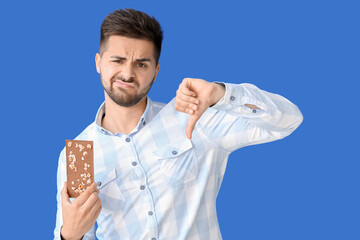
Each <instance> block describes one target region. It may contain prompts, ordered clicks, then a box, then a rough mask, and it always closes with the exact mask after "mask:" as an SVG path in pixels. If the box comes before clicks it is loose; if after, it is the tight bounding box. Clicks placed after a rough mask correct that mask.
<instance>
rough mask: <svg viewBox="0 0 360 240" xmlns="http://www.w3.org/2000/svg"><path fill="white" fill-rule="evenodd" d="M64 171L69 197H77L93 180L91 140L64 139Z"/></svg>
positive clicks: (92, 148)
mask: <svg viewBox="0 0 360 240" xmlns="http://www.w3.org/2000/svg"><path fill="white" fill-rule="evenodd" d="M66 173H67V188H68V189H67V190H68V193H69V197H71V198H76V197H78V196H79V195H80V194H81V193H83V192H84V191H85V190H86V189H87V188H88V187H89V186H90V185H91V184H92V183H93V182H94V145H93V141H83V140H66Z"/></svg>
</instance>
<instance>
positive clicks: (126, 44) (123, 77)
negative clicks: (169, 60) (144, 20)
mask: <svg viewBox="0 0 360 240" xmlns="http://www.w3.org/2000/svg"><path fill="white" fill-rule="evenodd" d="M95 62H96V70H97V72H98V73H100V78H101V83H102V85H103V87H104V90H105V94H107V95H108V96H109V97H110V99H111V100H112V101H114V102H115V103H117V104H118V105H120V106H123V107H131V106H133V105H135V104H137V103H138V102H140V101H141V100H142V99H143V98H144V97H145V96H146V95H147V93H148V92H149V90H150V88H151V85H152V84H153V82H154V81H155V79H156V76H157V73H158V71H159V69H160V64H157V65H156V62H155V59H154V44H153V43H152V42H150V41H148V40H142V39H133V38H127V37H122V36H110V37H109V38H108V42H107V47H106V49H105V52H104V53H103V55H102V57H100V54H99V53H97V54H96V57H95Z"/></svg>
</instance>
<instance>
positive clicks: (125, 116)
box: [101, 94, 147, 135]
mask: <svg viewBox="0 0 360 240" xmlns="http://www.w3.org/2000/svg"><path fill="white" fill-rule="evenodd" d="M146 99H147V97H146V96H145V97H144V98H143V99H141V101H140V102H138V103H137V104H136V105H134V106H131V107H122V106H119V105H118V104H116V103H115V102H113V101H112V100H111V99H110V98H109V96H107V95H106V94H105V116H104V118H103V119H102V122H101V126H102V127H103V128H105V129H106V130H108V131H110V132H112V133H118V132H121V133H124V134H126V135H128V134H129V133H131V131H132V130H133V129H134V128H135V127H136V125H137V124H138V123H139V121H140V118H141V116H142V115H143V113H144V111H145V108H146V103H147V101H146Z"/></svg>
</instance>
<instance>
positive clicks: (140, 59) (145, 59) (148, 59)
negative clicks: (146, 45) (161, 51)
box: [110, 56, 151, 62]
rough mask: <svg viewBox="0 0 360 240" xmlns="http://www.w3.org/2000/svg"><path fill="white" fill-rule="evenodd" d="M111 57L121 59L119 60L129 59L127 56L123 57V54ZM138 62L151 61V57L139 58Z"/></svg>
mask: <svg viewBox="0 0 360 240" xmlns="http://www.w3.org/2000/svg"><path fill="white" fill-rule="evenodd" d="M110 58H115V59H119V60H127V58H125V57H121V56H110ZM135 61H136V62H151V59H150V58H139V59H136V60H135Z"/></svg>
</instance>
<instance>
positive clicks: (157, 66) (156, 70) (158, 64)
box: [154, 62, 160, 81]
mask: <svg viewBox="0 0 360 240" xmlns="http://www.w3.org/2000/svg"><path fill="white" fill-rule="evenodd" d="M159 70H160V63H159V62H158V63H157V65H156V69H155V80H156V77H157V75H158V72H159ZM155 80H154V81H155Z"/></svg>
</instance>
